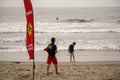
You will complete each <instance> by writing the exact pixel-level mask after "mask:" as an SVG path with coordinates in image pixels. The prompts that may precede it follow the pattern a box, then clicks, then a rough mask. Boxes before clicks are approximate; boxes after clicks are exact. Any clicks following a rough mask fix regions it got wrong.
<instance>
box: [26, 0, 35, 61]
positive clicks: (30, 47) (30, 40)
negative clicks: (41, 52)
mask: <svg viewBox="0 0 120 80" xmlns="http://www.w3.org/2000/svg"><path fill="white" fill-rule="evenodd" d="M24 6H25V11H26V19H27V26H26V48H27V51H28V54H29V57H30V59H34V19H33V9H32V4H31V1H30V0H24Z"/></svg>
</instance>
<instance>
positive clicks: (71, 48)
mask: <svg viewBox="0 0 120 80" xmlns="http://www.w3.org/2000/svg"><path fill="white" fill-rule="evenodd" d="M75 45H76V42H73V43H72V44H70V45H69V48H68V51H69V53H70V62H72V58H73V60H74V62H75V56H74V46H75Z"/></svg>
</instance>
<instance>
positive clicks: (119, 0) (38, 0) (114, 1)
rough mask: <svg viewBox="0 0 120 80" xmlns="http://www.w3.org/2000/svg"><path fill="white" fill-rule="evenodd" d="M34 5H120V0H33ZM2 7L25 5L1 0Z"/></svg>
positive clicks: (19, 0) (10, 0) (20, 1)
mask: <svg viewBox="0 0 120 80" xmlns="http://www.w3.org/2000/svg"><path fill="white" fill-rule="evenodd" d="M31 1H32V4H33V6H34V7H120V0H31ZM0 7H23V0H0Z"/></svg>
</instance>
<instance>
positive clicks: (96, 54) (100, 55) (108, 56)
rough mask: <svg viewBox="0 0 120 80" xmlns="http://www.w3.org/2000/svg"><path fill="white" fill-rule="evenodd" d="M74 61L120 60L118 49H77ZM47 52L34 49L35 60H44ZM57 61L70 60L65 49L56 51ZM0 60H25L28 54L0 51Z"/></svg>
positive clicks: (27, 58)
mask: <svg viewBox="0 0 120 80" xmlns="http://www.w3.org/2000/svg"><path fill="white" fill-rule="evenodd" d="M74 55H75V60H76V62H90V61H91V62H94V61H120V51H87V50H85V51H81V50H80V51H79V50H75V52H74ZM47 56H48V53H47V52H45V51H35V61H36V62H46V60H47ZM56 57H57V59H58V62H70V60H69V57H70V55H69V53H68V51H67V50H62V51H58V53H57V54H56ZM0 61H16V62H21V61H23V62H24V61H27V62H30V61H32V60H29V55H28V53H27V51H16V52H0Z"/></svg>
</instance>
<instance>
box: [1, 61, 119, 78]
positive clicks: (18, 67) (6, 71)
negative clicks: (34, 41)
mask: <svg viewBox="0 0 120 80" xmlns="http://www.w3.org/2000/svg"><path fill="white" fill-rule="evenodd" d="M58 71H59V74H57V75H56V74H55V70H54V66H53V65H51V67H50V74H49V75H46V63H45V62H36V68H35V80H120V62H119V61H118V62H76V63H69V62H60V63H59V69H58ZM0 80H32V62H5V61H1V62H0Z"/></svg>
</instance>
